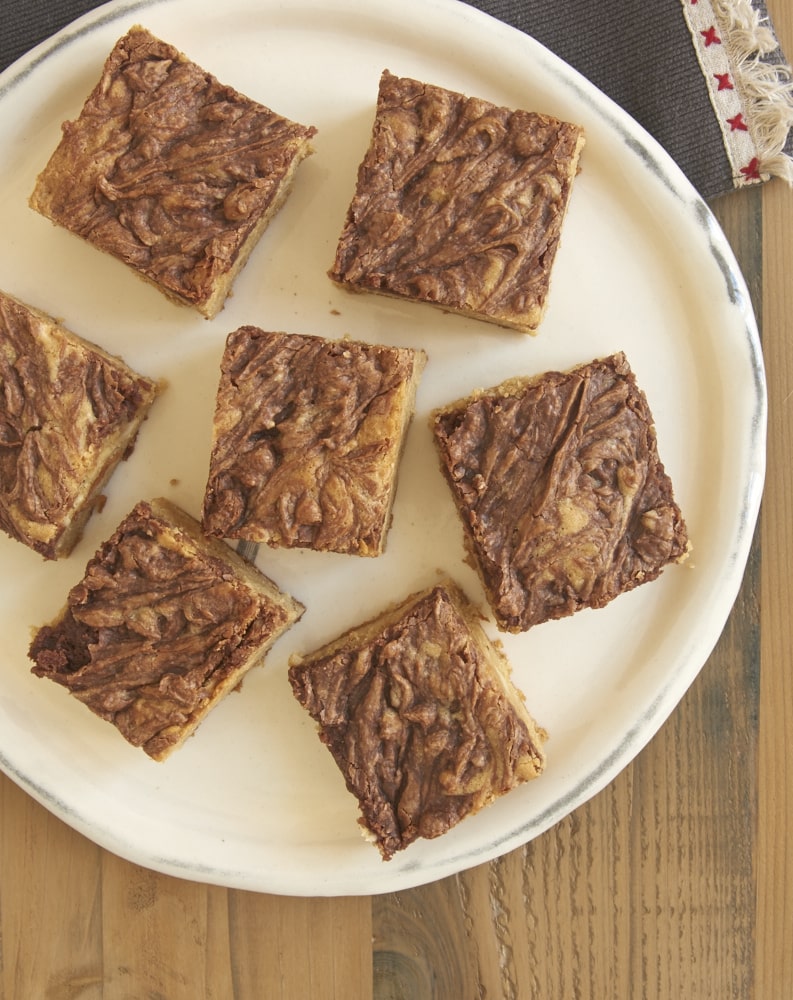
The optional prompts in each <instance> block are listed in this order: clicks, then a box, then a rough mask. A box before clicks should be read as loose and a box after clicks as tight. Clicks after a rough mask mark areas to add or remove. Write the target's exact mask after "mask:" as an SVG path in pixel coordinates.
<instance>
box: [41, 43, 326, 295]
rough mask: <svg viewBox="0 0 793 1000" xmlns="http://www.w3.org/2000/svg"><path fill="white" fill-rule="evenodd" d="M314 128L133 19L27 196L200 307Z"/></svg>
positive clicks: (48, 213)
mask: <svg viewBox="0 0 793 1000" xmlns="http://www.w3.org/2000/svg"><path fill="white" fill-rule="evenodd" d="M315 131H316V130H315V129H314V128H311V127H306V126H302V125H299V124H296V123H294V122H291V121H288V120H287V119H285V118H283V117H281V116H280V115H278V114H276V113H275V112H273V111H271V110H270V109H269V108H267V107H265V106H263V105H261V104H258V103H256V102H255V101H252V100H250V99H248V98H247V97H245V96H243V95H242V94H240V93H238V92H237V91H235V90H234V89H232V88H231V87H227V86H224V85H222V84H221V83H219V82H218V81H217V80H216V79H215V78H214V77H213V76H211V75H210V74H209V73H206V72H205V71H204V70H202V69H201V68H200V67H199V66H197V65H195V64H194V63H192V62H190V61H189V60H188V59H186V58H185V57H184V56H182V55H181V54H180V53H179V51H178V50H177V49H175V48H174V47H173V46H171V45H168V44H167V43H165V42H162V41H160V40H159V39H157V38H155V37H154V36H153V35H151V34H150V33H149V32H147V31H145V30H144V29H142V28H133V29H132V30H131V31H130V32H129V33H128V34H127V35H125V36H124V38H122V39H120V40H119V42H118V43H117V44H116V46H115V47H114V49H113V51H112V53H111V54H110V56H109V57H108V60H107V62H106V64H105V67H104V70H103V73H102V77H101V80H100V82H99V83H98V84H97V86H96V88H95V89H94V91H93V93H92V94H91V95H90V97H89V98H88V100H87V101H86V104H85V106H84V108H83V110H82V113H81V115H80V117H79V118H78V119H77V120H76V121H74V122H65V123H64V125H63V138H62V140H61V143H60V145H59V146H58V148H57V150H56V151H55V153H54V154H53V156H52V158H51V160H50V162H49V164H48V165H47V167H46V169H45V170H44V172H43V173H42V175H41V176H40V178H39V181H38V183H37V186H36V190H35V192H34V194H33V197H32V199H31V204H32V205H33V207H34V208H36V209H37V210H38V211H40V212H42V214H44V215H46V216H48V217H49V218H50V219H52V220H53V221H55V222H57V223H59V224H60V225H62V226H65V227H66V228H67V229H69V230H71V231H72V232H74V233H77V234H78V235H79V236H82V237H84V238H86V239H88V240H89V241H90V242H91V243H93V244H95V245H96V246H97V247H99V248H100V249H102V250H104V251H106V252H108V253H111V254H113V255H114V256H116V257H119V258H120V259H121V260H123V261H124V262H125V263H127V264H129V265H131V266H133V267H135V268H136V269H138V270H139V271H140V272H142V273H143V274H144V275H145V276H146V277H148V278H150V279H151V280H153V281H155V282H156V283H157V284H159V285H160V286H161V287H162V288H163V289H165V290H167V291H169V292H171V293H172V294H174V295H176V296H178V297H179V298H180V299H183V300H185V301H187V302H189V303H193V304H199V305H200V304H201V303H202V302H204V301H205V300H206V298H207V297H208V295H209V294H210V292H211V290H212V288H213V286H214V284H215V281H216V279H217V278H218V276H219V275H225V274H226V273H227V272H228V271H229V269H230V268H231V266H232V264H233V262H234V260H235V259H236V256H237V252H238V251H239V249H240V247H241V246H242V244H243V243H244V242H245V240H246V238H247V237H248V235H249V234H250V233H251V231H252V230H253V228H254V227H255V226H256V224H257V223H258V222H259V221H260V219H261V217H262V214H263V212H264V211H265V210H266V209H267V208H268V206H269V205H270V203H271V202H272V200H273V197H274V195H275V193H276V192H277V191H278V189H279V186H280V185H281V182H282V181H283V179H284V176H285V174H286V173H287V171H288V170H289V169H290V167H291V166H292V165H293V161H294V159H295V156H296V154H297V153H298V151H301V150H303V149H304V147H305V144H306V141H307V140H308V139H309V138H310V137H311V136H312V135H313V134H314V133H315Z"/></svg>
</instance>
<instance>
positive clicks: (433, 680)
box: [289, 585, 546, 860]
mask: <svg viewBox="0 0 793 1000" xmlns="http://www.w3.org/2000/svg"><path fill="white" fill-rule="evenodd" d="M461 600H462V598H461V597H460V596H459V595H457V592H456V589H450V588H449V587H447V586H445V585H444V586H438V587H434V588H432V589H431V590H429V591H428V592H426V593H424V594H420V595H417V596H416V597H414V598H412V599H409V600H408V601H407V602H406V606H405V607H403V608H402V609H400V610H399V611H397V612H396V613H395V614H394V615H391V616H389V617H390V618H391V620H389V621H387V622H384V624H383V625H382V628H378V627H377V625H376V624H375V623H373V625H372V634H371V635H368V634H365V635H362V636H361V637H360V638H358V637H351V638H350V639H349V641H347V642H342V643H341V648H340V649H338V650H335V649H333V648H331V650H330V651H329V652H328V654H327V655H324V654H323V652H322V651H319V652H318V653H317V654H315V655H314V656H309V657H307V658H306V660H305V662H301V661H300V660H299V658H297V659H295V660H294V661H293V662H292V665H291V666H290V669H289V679H290V682H291V684H292V689H293V691H294V693H295V696H296V698H297V699H298V701H299V702H300V703H301V704H302V705H303V707H304V708H305V709H306V710H307V711H308V712H309V713H310V714H311V715H312V717H313V718H314V719H315V720H316V722H317V724H318V727H319V734H320V737H321V739H322V741H323V743H325V744H326V746H327V747H328V749H329V750H330V752H331V753H332V754H333V757H334V759H335V760H336V763H337V764H338V766H339V768H340V770H341V772H342V774H343V775H344V779H345V781H346V783H347V786H348V788H349V790H350V791H351V792H352V793H353V794H354V795H355V796H356V798H357V799H358V801H359V804H360V807H361V814H362V819H361V821H362V824H363V825H364V827H365V828H366V829H367V830H368V831H369V832H370V833H371V834H372V835H373V836H374V837H375V839H376V841H377V845H378V847H379V849H380V852H381V853H382V855H383V857H384V858H385V859H386V860H388V859H389V858H391V857H392V856H393V855H394V853H395V852H396V851H399V850H402V849H403V848H405V847H407V846H408V845H409V844H411V843H412V842H413V841H414V840H416V839H417V838H418V837H427V838H432V837H437V836H440V835H441V834H443V833H445V832H446V831H447V830H449V829H450V828H451V827H453V826H454V825H455V824H456V823H458V822H459V821H460V820H462V819H463V818H464V817H465V816H468V815H471V814H473V813H476V812H478V811H479V810H480V809H481V808H483V807H484V806H486V805H487V804H488V803H489V802H491V801H492V800H493V799H495V798H496V797H498V796H499V795H503V794H504V793H505V792H507V791H509V790H510V789H511V788H514V787H515V786H516V785H518V784H520V783H522V782H524V781H527V780H529V779H531V778H534V777H535V776H536V775H537V774H539V773H540V771H541V770H542V768H543V766H544V762H545V756H544V752H543V749H542V746H543V742H544V740H545V737H546V734H545V732H544V731H543V730H541V729H540V728H539V727H537V726H536V725H535V723H534V722H533V720H532V719H531V717H530V716H528V714H527V712H526V710H525V707H524V706H523V703H522V699H521V696H520V695H519V694H518V692H517V691H516V690H515V689H514V688H512V686H511V683H510V682H509V680H508V679H507V678H506V677H505V676H504V675H502V674H501V671H502V670H504V672H506V669H507V668H506V666H505V665H504V666H495V665H494V663H493V658H497V655H496V654H495V651H493V650H489V651H488V647H487V645H486V644H485V643H486V640H484V639H483V637H481V636H480V638H479V640H478V641H477V639H475V638H474V635H473V633H472V631H471V628H470V623H469V621H468V620H467V618H466V616H465V615H464V614H463V612H462V610H461V604H460V601H461ZM363 631H365V630H363ZM342 638H343V637H342ZM332 646H333V644H332Z"/></svg>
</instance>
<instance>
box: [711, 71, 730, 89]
mask: <svg viewBox="0 0 793 1000" xmlns="http://www.w3.org/2000/svg"><path fill="white" fill-rule="evenodd" d="M713 75H714V76H715V77H716V79H717V80H718V81H719V86H718V88H717V89H718V90H732V89H733V87H732V80H730V74H729V73H714V74H713Z"/></svg>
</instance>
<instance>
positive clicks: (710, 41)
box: [700, 25, 721, 45]
mask: <svg viewBox="0 0 793 1000" xmlns="http://www.w3.org/2000/svg"><path fill="white" fill-rule="evenodd" d="M700 35H702V37H703V38H704V39H705V45H721V39H720V38H719V36H718V35H717V34H716V29H715V28H714V26H713V25H711V26H710V27H709V28H708V29H707V31H700Z"/></svg>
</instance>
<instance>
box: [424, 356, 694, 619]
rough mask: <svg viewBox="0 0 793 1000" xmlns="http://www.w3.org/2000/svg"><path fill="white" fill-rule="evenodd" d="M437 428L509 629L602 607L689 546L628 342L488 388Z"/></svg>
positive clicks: (496, 605)
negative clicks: (620, 349) (625, 347)
mask: <svg viewBox="0 0 793 1000" xmlns="http://www.w3.org/2000/svg"><path fill="white" fill-rule="evenodd" d="M434 433H435V438H436V442H437V444H438V448H439V451H440V455H441V465H442V468H443V471H444V473H445V475H446V478H447V480H448V482H449V484H450V486H451V489H452V493H453V495H454V498H455V501H456V503H457V507H458V510H459V512H460V515H461V517H462V520H463V524H464V527H465V530H466V540H467V542H468V545H469V547H470V549H471V551H472V553H473V554H474V556H475V559H476V563H477V566H478V567H479V570H480V574H481V576H482V580H483V583H484V584H485V587H486V589H487V593H488V597H489V600H490V603H491V605H492V607H493V611H494V613H495V615H496V618H497V619H498V622H499V624H500V625H501V627H502V628H504V629H507V630H509V631H513V632H518V631H523V630H525V629H528V628H530V627H531V626H532V625H536V624H538V623H540V622H542V621H545V620H547V619H551V618H561V617H564V616H566V615H570V614H572V613H573V612H574V611H577V610H579V609H581V608H584V607H593V608H599V607H603V606H604V605H605V604H607V603H608V602H609V601H611V600H612V599H613V598H615V597H617V596H618V595H619V594H621V593H623V592H625V591H627V590H630V589H632V588H633V587H636V586H637V585H639V584H641V583H644V582H646V581H649V580H652V579H654V578H655V577H657V576H658V575H659V573H660V572H661V570H662V569H663V567H664V566H665V565H667V564H668V563H670V562H676V561H680V560H682V559H684V558H685V557H686V555H687V553H688V536H687V531H686V526H685V522H684V520H683V517H682V515H681V512H680V509H679V507H678V506H677V504H676V502H675V500H674V497H673V490H672V483H671V481H670V479H669V476H668V475H667V474H666V471H665V469H664V466H663V464H662V463H661V461H660V459H659V457H658V451H657V443H656V435H655V428H654V426H653V421H652V416H651V413H650V409H649V406H648V403H647V400H646V398H645V396H644V393H643V392H641V390H640V389H639V388H638V386H637V384H636V380H635V378H634V376H633V373H632V371H631V370H630V367H629V365H628V363H627V361H626V359H625V356H624V355H622V354H617V355H614V356H613V357H611V358H606V359H604V360H602V361H595V362H592V363H591V364H588V365H584V366H582V367H580V368H578V369H575V370H574V371H572V372H566V373H564V372H551V373H548V374H546V375H544V376H542V377H540V378H538V379H537V380H536V381H534V382H531V381H527V382H526V383H521V381H520V380H514V383H513V384H510V383H506V384H505V386H504V387H497V388H496V389H494V390H491V391H487V392H483V393H481V394H477V395H476V396H474V397H473V398H472V399H471V400H468V401H463V402H462V403H461V404H460V405H459V406H454V405H453V406H451V407H449V408H448V409H446V410H442V411H440V413H438V414H437V415H436V417H435V421H434Z"/></svg>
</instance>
